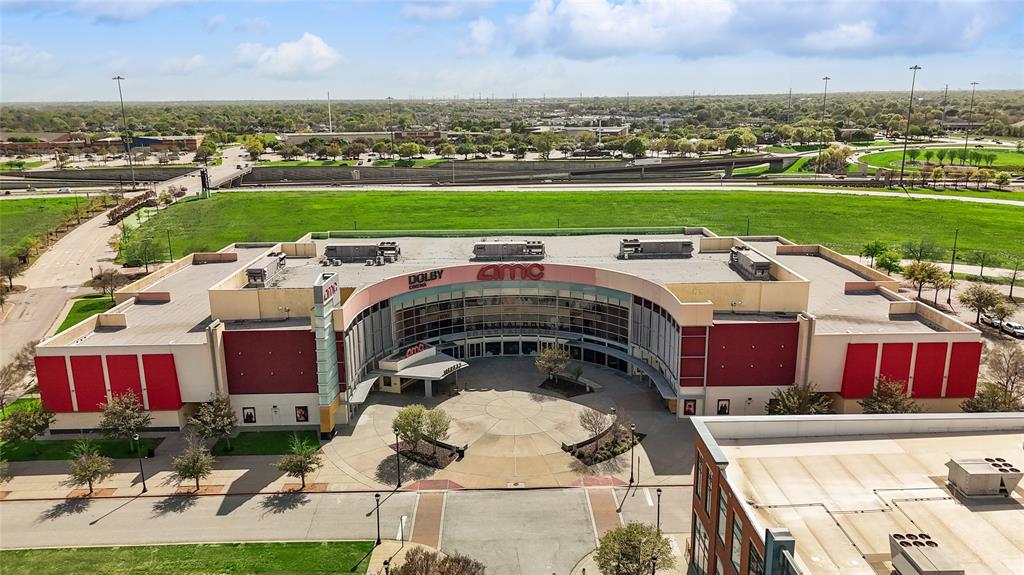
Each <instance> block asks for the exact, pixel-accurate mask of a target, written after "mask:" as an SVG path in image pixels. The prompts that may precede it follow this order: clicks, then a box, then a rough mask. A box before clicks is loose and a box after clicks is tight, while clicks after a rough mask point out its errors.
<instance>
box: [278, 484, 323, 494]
mask: <svg viewBox="0 0 1024 575" xmlns="http://www.w3.org/2000/svg"><path fill="white" fill-rule="evenodd" d="M281 490H282V491H284V492H286V493H324V492H325V491H327V484H326V483H307V484H306V487H305V488H303V487H302V484H301V483H285V484H284V485H283V486H282V487H281Z"/></svg>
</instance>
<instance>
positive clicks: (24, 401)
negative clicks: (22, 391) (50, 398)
mask: <svg viewBox="0 0 1024 575" xmlns="http://www.w3.org/2000/svg"><path fill="white" fill-rule="evenodd" d="M40 405H42V403H40V401H39V399H38V398H35V397H22V398H19V399H16V400H14V401H12V402H11V403H10V405H8V406H7V407H6V408H5V409H4V411H3V412H2V413H0V421H3V420H4V419H7V416H8V415H10V414H12V413H16V412H19V411H21V410H23V409H32V408H35V407H39V406H40Z"/></svg>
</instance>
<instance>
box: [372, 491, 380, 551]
mask: <svg viewBox="0 0 1024 575" xmlns="http://www.w3.org/2000/svg"><path fill="white" fill-rule="evenodd" d="M373 500H374V501H375V502H376V506H375V507H374V511H376V512H377V545H380V493H374V494H373Z"/></svg>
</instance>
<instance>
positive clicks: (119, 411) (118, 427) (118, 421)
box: [86, 390, 153, 449]
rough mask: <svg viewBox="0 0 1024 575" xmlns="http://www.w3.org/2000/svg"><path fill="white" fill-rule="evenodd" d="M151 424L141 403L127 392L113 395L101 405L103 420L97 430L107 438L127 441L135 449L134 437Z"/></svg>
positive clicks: (151, 419)
mask: <svg viewBox="0 0 1024 575" xmlns="http://www.w3.org/2000/svg"><path fill="white" fill-rule="evenodd" d="M86 407H88V406H86ZM151 423H153V416H152V415H150V414H149V412H148V411H145V410H144V409H143V407H142V402H141V401H139V398H138V396H136V395H135V392H134V391H132V390H128V391H126V392H124V393H122V394H119V395H114V396H113V397H112V398H111V400H110V401H108V402H107V403H104V404H103V418H102V419H100V425H99V428H100V429H102V430H103V434H104V435H106V436H107V437H110V438H117V437H119V438H121V439H127V440H128V444H129V446H134V447H133V449H137V448H138V446H137V445H135V440H134V437H135V435H137V434H138V433H139V432H141V431H142V430H143V429H145V428H147V427H149V424H151Z"/></svg>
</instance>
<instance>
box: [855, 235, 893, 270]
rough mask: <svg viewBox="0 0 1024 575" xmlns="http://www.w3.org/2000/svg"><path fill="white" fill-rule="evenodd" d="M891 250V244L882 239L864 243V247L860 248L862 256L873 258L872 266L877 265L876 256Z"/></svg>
mask: <svg viewBox="0 0 1024 575" xmlns="http://www.w3.org/2000/svg"><path fill="white" fill-rule="evenodd" d="M888 250H889V246H887V245H886V244H885V242H883V241H880V240H874V241H871V242H868V243H866V244H864V247H862V248H861V249H860V255H861V257H867V258H871V263H870V264H869V265H870V266H871V267H875V258H876V257H878V256H880V255H882V254H884V253H885V252H887V251H888Z"/></svg>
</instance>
